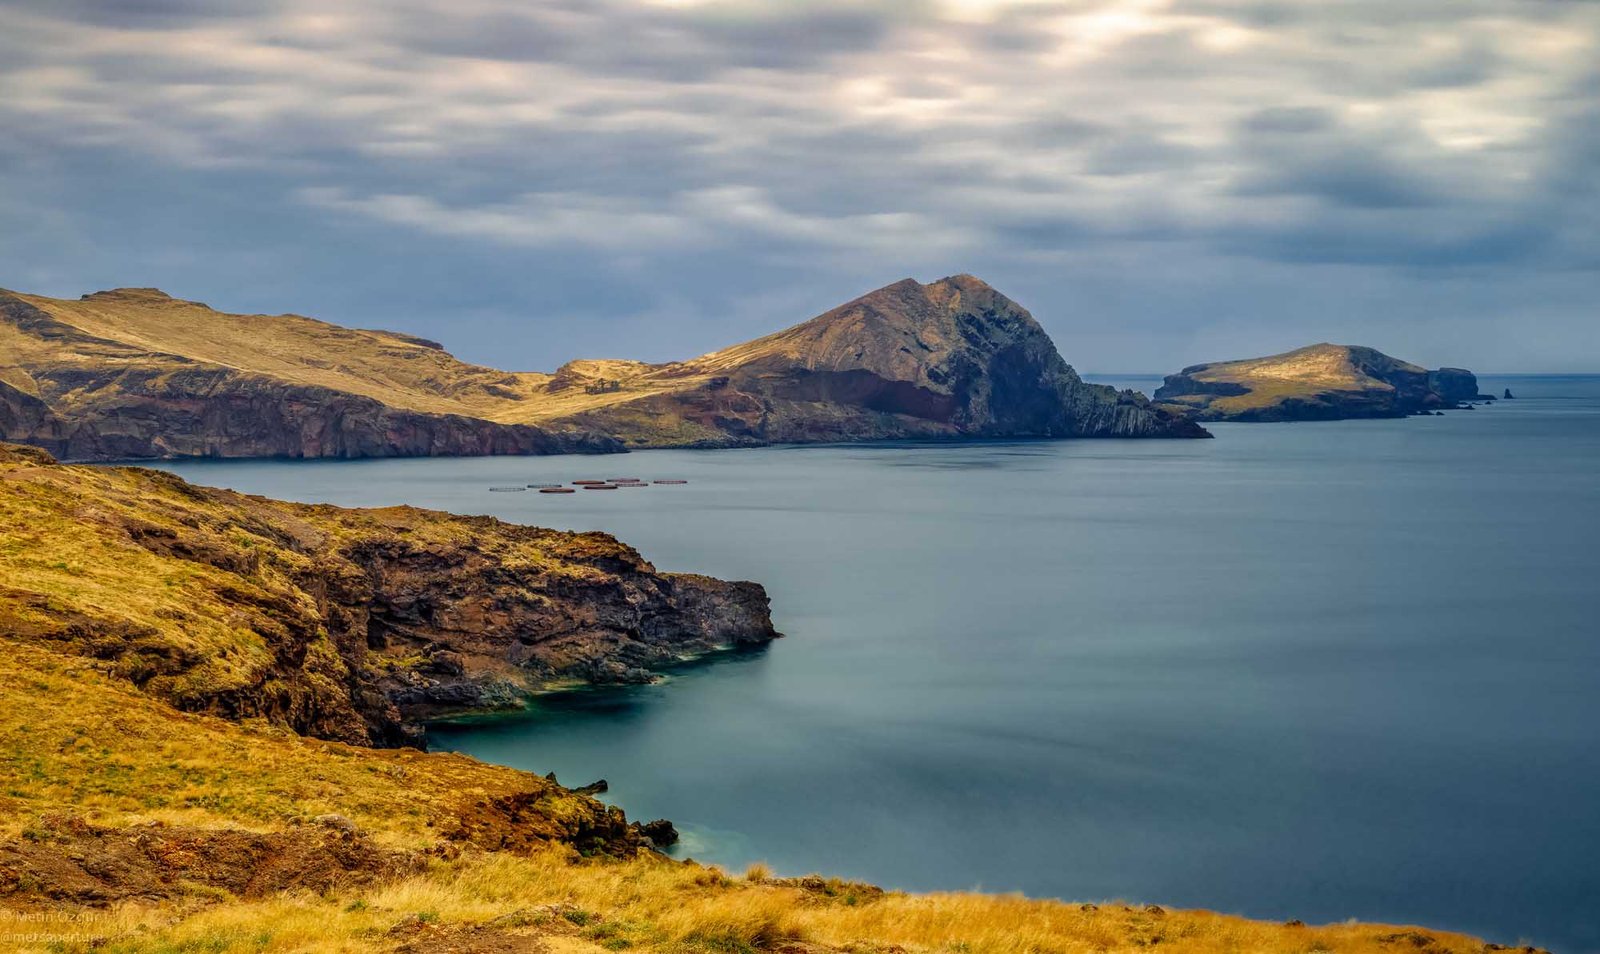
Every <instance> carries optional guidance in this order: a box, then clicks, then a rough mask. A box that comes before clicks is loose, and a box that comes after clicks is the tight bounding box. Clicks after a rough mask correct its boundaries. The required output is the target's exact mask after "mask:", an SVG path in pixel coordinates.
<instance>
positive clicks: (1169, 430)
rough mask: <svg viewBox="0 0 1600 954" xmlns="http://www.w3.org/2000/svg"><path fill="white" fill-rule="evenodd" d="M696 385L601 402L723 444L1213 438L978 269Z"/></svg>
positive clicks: (833, 322) (722, 364)
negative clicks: (1083, 365) (1091, 361)
mask: <svg viewBox="0 0 1600 954" xmlns="http://www.w3.org/2000/svg"><path fill="white" fill-rule="evenodd" d="M652 374H653V375H654V376H655V377H657V378H670V377H673V376H676V377H679V378H684V379H692V380H695V381H697V382H699V383H698V385H697V386H696V387H694V388H692V389H687V388H686V389H682V390H678V391H672V392H668V393H663V394H656V395H652V396H650V397H647V398H644V399H641V400H639V401H634V402H627V403H622V404H618V405H615V406H613V407H609V408H605V409H602V410H598V411H594V412H591V413H589V414H586V415H584V416H582V417H580V418H579V419H578V420H580V421H582V422H583V423H584V424H586V425H589V426H593V427H597V428H599V429H603V430H606V431H608V432H612V433H620V434H622V435H623V436H624V438H625V439H629V440H632V441H634V442H637V443H650V442H651V440H650V437H649V435H648V434H647V433H645V434H640V433H636V432H635V431H634V430H632V429H631V428H630V424H631V423H632V422H634V421H639V420H647V419H649V418H650V417H657V418H665V419H672V420H677V421H681V422H684V423H685V424H687V425H688V426H690V427H692V428H697V429H699V430H700V431H702V432H703V433H704V434H706V435H707V438H708V440H710V441H712V442H715V441H716V440H717V438H718V436H719V435H720V436H721V437H723V438H725V439H726V440H727V441H729V442H735V443H738V442H744V443H760V442H809V441H838V440H859V439H881V438H900V437H925V438H939V437H1204V436H1207V435H1206V433H1205V431H1204V430H1203V429H1201V428H1200V427H1198V426H1196V425H1195V424H1194V423H1193V422H1190V421H1187V420H1185V419H1184V418H1183V417H1182V416H1181V415H1174V414H1171V413H1169V412H1168V411H1167V410H1165V409H1162V408H1158V407H1155V406H1153V405H1152V404H1151V403H1150V402H1149V401H1148V400H1147V399H1146V398H1145V397H1144V396H1143V395H1141V394H1138V393H1137V392H1134V391H1117V390H1115V389H1114V388H1109V387H1104V386H1101V385H1092V384H1085V383H1084V382H1083V380H1082V379H1080V378H1079V377H1078V375H1077V372H1075V371H1074V370H1073V369H1072V368H1071V366H1069V365H1068V364H1067V363H1066V361H1064V360H1063V359H1062V357H1061V355H1060V353H1059V352H1057V351H1056V347H1055V344H1054V343H1053V342H1052V341H1051V340H1050V337H1049V335H1047V334H1046V333H1045V331H1044V329H1043V328H1041V327H1040V326H1039V323H1038V322H1036V321H1035V320H1034V319H1033V316H1032V315H1030V314H1029V313H1028V311H1027V309H1025V308H1023V307H1022V306H1020V305H1018V304H1017V303H1016V302H1014V301H1012V300H1010V299H1009V298H1007V297H1005V296H1004V295H1002V294H1000V293H999V292H998V291H996V290H994V289H993V288H991V287H989V286H988V285H987V284H985V283H983V282H982V281H980V280H979V279H977V278H974V277H972V276H970V275H958V276H955V277H952V278H946V279H944V280H942V281H938V282H934V283H932V284H928V285H923V284H920V283H918V282H916V281H913V280H911V279H906V280H904V281H900V282H896V283H895V284H893V285H889V286H887V287H885V288H881V289H879V290H877V291H875V292H872V293H871V294H868V295H864V296H862V297H861V298H858V299H856V300H855V301H852V302H849V303H847V304H844V305H841V306H840V307H838V308H836V309H834V310H833V311H830V312H827V313H826V314H823V315H820V316H818V317H816V318H814V319H812V320H810V321H808V322H805V323H804V324H801V325H797V326H795V327H793V328H790V329H788V330H786V331H781V332H778V333H777V334H774V335H770V336H768V337H766V338H760V339H757V340H755V341H752V342H748V343H746V344H742V345H737V346H735V347H733V348H729V349H726V350H724V351H719V352H716V353H714V354H710V355H706V356H705V357H702V358H697V359H695V360H693V361H689V362H684V363H682V364H679V365H668V366H660V367H658V368H657V369H655V370H654V371H653V372H652Z"/></svg>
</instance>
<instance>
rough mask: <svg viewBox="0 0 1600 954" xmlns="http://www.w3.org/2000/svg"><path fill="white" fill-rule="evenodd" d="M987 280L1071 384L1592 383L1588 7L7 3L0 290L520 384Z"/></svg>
mask: <svg viewBox="0 0 1600 954" xmlns="http://www.w3.org/2000/svg"><path fill="white" fill-rule="evenodd" d="M960 272H970V273H972V274H976V275H978V276H980V277H982V278H984V279H985V280H987V281H988V282H989V283H990V284H992V285H994V286H995V287H996V288H998V289H1000V290H1001V291H1002V292H1004V293H1006V294H1007V295H1009V296H1010V297H1012V298H1014V299H1016V300H1017V301H1019V302H1020V303H1022V304H1023V305H1025V306H1026V307H1028V308H1029V309H1030V310H1031V311H1032V312H1033V314H1034V316H1035V317H1036V318H1038V319H1039V321H1040V322H1041V323H1042V324H1043V325H1044V327H1045V328H1046V330H1048V331H1049V332H1050V333H1051V335H1052V336H1053V337H1054V338H1055V340H1056V342H1057V345H1058V346H1059V347H1060V349H1061V351H1062V353H1063V354H1064V355H1065V356H1066V358H1067V360H1068V361H1069V362H1071V363H1073V364H1074V365H1075V366H1076V367H1078V368H1079V369H1080V370H1083V371H1086V372H1170V371H1175V370H1177V369H1178V368H1180V367H1182V366H1184V365H1188V364H1193V363H1197V362H1201V361H1208V360H1218V359H1226V358H1235V357H1246V356H1252V355H1258V354H1267V353H1273V352H1277V351H1283V350H1287V349H1289V348H1293V347H1297V346H1300V345H1303V344H1309V343H1312V342H1316V341H1323V340H1332V341H1337V342H1342V343H1351V344H1356V343H1359V344H1366V345H1371V346H1374V347H1378V348H1380V349H1382V350H1384V351H1388V352H1390V353H1392V354H1395V355H1396V356H1398V357H1402V358H1406V359H1408V360H1412V361H1416V362H1418V363H1421V364H1426V365H1428V366H1430V367H1433V366H1440V365H1457V366H1465V367H1469V368H1473V369H1476V370H1481V371H1591V372H1600V2H1593V0H1334V2H1316V3H1313V2H1307V0H1238V2H1233V0H1111V2H1077V0H1037V2H1033V0H898V2H875V0H866V2H848V3H847V2H839V0H821V2H811V3H797V2H784V0H766V2H753V0H249V2H246V0H0V286H3V287H7V288H12V289H16V290H21V291H29V292H35V293H41V294H48V295H56V296H60V297H76V296H78V295H80V294H83V293H86V292H90V291H94V290H97V289H102V288H110V287H117V286H130V285H132V286H157V287H160V288H162V289H164V290H166V291H167V292H169V293H171V294H173V295H176V296H178V297H182V298H189V299H195V300H200V301H205V302H207V303H209V304H211V305H212V306H213V307H216V308H219V309H223V310H227V311H237V312H249V313H255V312H261V313H269V314H276V313H281V312H293V313H298V314H307V315H312V316H315V317H319V318H324V319H327V320H330V321H334V322H338V323H340V324H346V325H356V326H361V327H382V328H392V329H396V330H400V331H406V332H410V333H413V334H419V335H423V336H426V337H429V338H432V339H435V340H438V341H441V342H443V343H444V344H445V345H446V346H447V347H448V348H449V349H450V350H451V351H453V352H454V353H456V354H457V355H459V356H461V357H463V358H465V359H467V360H471V361H476V362H480V363H485V364H490V365H494V366H497V367H504V368H514V369H519V370H550V369H553V368H554V367H555V366H557V365H559V364H560V363H561V362H563V361H566V360H568V359H571V358H575V357H627V358H639V359H643V360H649V361H663V360H670V359H675V358H685V357H691V356H694V355H696V354H700V353H703V352H707V351H711V350H714V349H716V348H719V347H722V346H724V345H727V344H731V343H733V342H736V341H740V340H743V339H747V338H751V337H755V336H757V335H760V334H764V333H766V332H768V331H772V330H776V329H778V328H781V327H785V326H788V325H791V324H794V323H796V322H799V321H802V320H804V319H806V318H809V317H811V316H813V315H815V314H818V313H821V312H823V311H826V310H827V309H829V308H831V307H833V306H835V305H838V304H840V303H842V302H844V301H847V300H849V299H850V298H853V297H855V296H857V295H859V294H862V293H865V292H867V291H869V290H871V289H873V288H876V287H879V286H882V285H886V284H888V283H890V282H893V281H897V280H899V279H901V278H905V277H914V278H917V279H919V280H922V281H932V280H934V279H937V278H940V277H943V276H945V275H950V274H955V273H960Z"/></svg>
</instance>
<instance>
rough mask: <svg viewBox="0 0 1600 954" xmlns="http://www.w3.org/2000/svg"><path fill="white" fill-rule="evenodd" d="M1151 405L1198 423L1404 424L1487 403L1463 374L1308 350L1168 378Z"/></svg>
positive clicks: (1354, 352)
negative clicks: (1383, 420)
mask: <svg viewBox="0 0 1600 954" xmlns="http://www.w3.org/2000/svg"><path fill="white" fill-rule="evenodd" d="M1154 397H1155V400H1156V402H1157V403H1159V404H1161V405H1162V406H1164V407H1167V408H1169V409H1171V410H1173V411H1174V412H1176V413H1182V414H1187V415H1188V416H1189V417H1191V418H1193V419H1195V420H1199V421H1329V420H1339V419H1344V418H1373V417H1404V416H1406V415H1408V414H1421V413H1430V412H1433V411H1435V410H1439V409H1444V408H1455V407H1460V406H1461V405H1462V404H1463V403H1465V402H1469V401H1484V400H1488V401H1492V400H1494V398H1493V397H1490V396H1488V395H1484V394H1479V393H1478V379H1477V377H1476V376H1475V375H1473V373H1472V372H1470V371H1466V370H1463V369H1461V368H1440V369H1438V370H1437V371H1429V370H1428V369H1426V368H1423V367H1421V366H1419V365H1415V364H1411V363H1410V362H1407V361H1401V360H1399V359H1398V358H1391V357H1390V356H1388V355H1386V354H1384V353H1383V352H1381V351H1376V350H1374V349H1372V348H1364V347H1360V346H1357V345H1335V344H1326V343H1323V344H1314V345H1310V346H1308V347H1305V348H1298V349H1296V350H1294V351H1288V352H1285V353H1283V354H1276V355H1271V356H1269V357H1265V358H1246V359H1243V360H1238V361H1216V362H1212V363H1209V364H1197V365H1192V366H1190V367H1187V368H1184V369H1183V370H1182V371H1180V372H1178V373H1177V374H1169V375H1167V378H1166V381H1165V383H1164V384H1162V386H1161V387H1160V388H1159V389H1158V390H1157V391H1156V393H1155V396H1154Z"/></svg>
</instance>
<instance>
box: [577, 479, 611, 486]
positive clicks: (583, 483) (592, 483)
mask: <svg viewBox="0 0 1600 954" xmlns="http://www.w3.org/2000/svg"><path fill="white" fill-rule="evenodd" d="M603 483H605V481H603V480H574V481H573V482H572V485H573V486H574V487H593V486H596V485H598V484H603Z"/></svg>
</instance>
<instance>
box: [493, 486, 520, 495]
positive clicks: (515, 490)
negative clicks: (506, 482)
mask: <svg viewBox="0 0 1600 954" xmlns="http://www.w3.org/2000/svg"><path fill="white" fill-rule="evenodd" d="M527 489H528V488H526V487H490V488H489V492H490V493H492V494H520V493H522V492H523V491H525V490H527Z"/></svg>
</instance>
